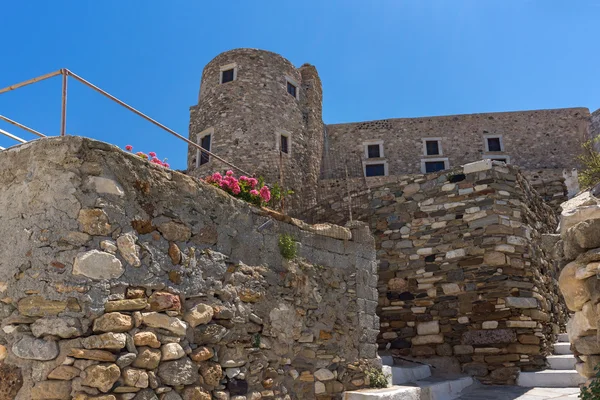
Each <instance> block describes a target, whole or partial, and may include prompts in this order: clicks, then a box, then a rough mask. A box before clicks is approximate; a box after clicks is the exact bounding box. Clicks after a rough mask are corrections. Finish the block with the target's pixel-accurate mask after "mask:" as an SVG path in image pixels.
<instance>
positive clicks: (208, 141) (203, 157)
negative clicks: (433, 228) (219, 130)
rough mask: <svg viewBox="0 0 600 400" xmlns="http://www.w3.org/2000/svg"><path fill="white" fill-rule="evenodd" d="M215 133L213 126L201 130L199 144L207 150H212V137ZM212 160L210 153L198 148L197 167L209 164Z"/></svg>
mask: <svg viewBox="0 0 600 400" xmlns="http://www.w3.org/2000/svg"><path fill="white" fill-rule="evenodd" d="M213 134H214V129H213V128H208V129H205V130H203V131H202V132H200V134H199V135H198V144H199V145H200V147H202V148H203V149H205V150H208V151H211V146H212V138H213ZM209 161H210V154H208V153H207V152H205V151H202V150H198V154H197V155H196V167H199V166H201V165H204V164H207V163H208V162H209Z"/></svg>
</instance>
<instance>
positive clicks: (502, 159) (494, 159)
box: [491, 158, 507, 164]
mask: <svg viewBox="0 0 600 400" xmlns="http://www.w3.org/2000/svg"><path fill="white" fill-rule="evenodd" d="M491 160H492V161H500V162H503V163H505V164H507V162H506V158H492V159H491Z"/></svg>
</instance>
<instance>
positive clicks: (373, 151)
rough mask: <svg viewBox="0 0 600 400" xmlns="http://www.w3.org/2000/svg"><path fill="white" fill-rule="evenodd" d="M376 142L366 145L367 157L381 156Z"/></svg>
mask: <svg viewBox="0 0 600 400" xmlns="http://www.w3.org/2000/svg"><path fill="white" fill-rule="evenodd" d="M379 146H380V145H378V144H370V145H367V158H379V157H381V152H380V151H379Z"/></svg>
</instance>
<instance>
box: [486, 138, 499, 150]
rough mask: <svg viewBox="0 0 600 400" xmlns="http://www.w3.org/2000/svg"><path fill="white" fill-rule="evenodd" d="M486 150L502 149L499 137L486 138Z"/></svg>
mask: <svg viewBox="0 0 600 400" xmlns="http://www.w3.org/2000/svg"><path fill="white" fill-rule="evenodd" d="M487 145H488V151H502V144H501V143H500V138H499V137H494V138H487Z"/></svg>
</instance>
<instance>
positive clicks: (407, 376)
mask: <svg viewBox="0 0 600 400" xmlns="http://www.w3.org/2000/svg"><path fill="white" fill-rule="evenodd" d="M383 373H384V374H386V375H389V379H388V381H389V382H390V384H391V385H403V384H405V383H409V382H415V381H418V380H420V379H425V378H428V377H430V376H431V369H430V368H429V366H428V365H422V364H416V363H410V362H402V363H400V364H397V365H392V366H390V365H384V366H383Z"/></svg>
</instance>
